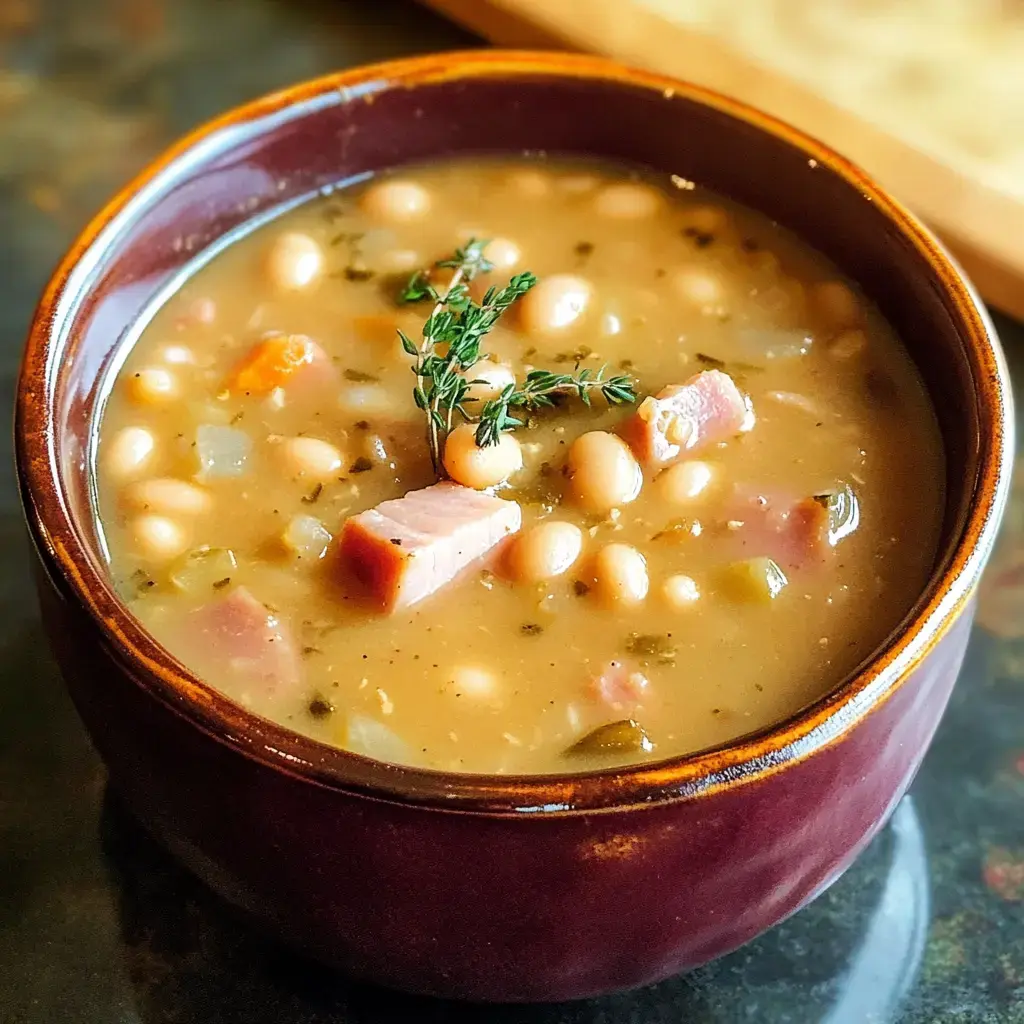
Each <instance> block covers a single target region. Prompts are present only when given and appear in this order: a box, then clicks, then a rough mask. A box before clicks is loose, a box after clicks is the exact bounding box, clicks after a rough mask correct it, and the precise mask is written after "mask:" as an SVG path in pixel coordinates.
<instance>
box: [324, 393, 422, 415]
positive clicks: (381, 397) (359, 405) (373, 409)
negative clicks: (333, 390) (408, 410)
mask: <svg viewBox="0 0 1024 1024" xmlns="http://www.w3.org/2000/svg"><path fill="white" fill-rule="evenodd" d="M410 404H411V403H410ZM338 408H339V409H341V410H342V411H343V412H346V413H349V414H350V415H352V416H354V417H355V418H356V419H367V418H369V417H372V416H392V417H393V416H395V415H396V413H397V410H396V409H395V402H394V399H393V398H392V397H391V395H390V394H389V393H388V391H387V389H386V388H384V387H381V385H380V384H353V385H352V386H351V387H344V388H341V389H340V390H339V392H338ZM412 411H413V412H418V410H417V409H416V408H415V406H412Z"/></svg>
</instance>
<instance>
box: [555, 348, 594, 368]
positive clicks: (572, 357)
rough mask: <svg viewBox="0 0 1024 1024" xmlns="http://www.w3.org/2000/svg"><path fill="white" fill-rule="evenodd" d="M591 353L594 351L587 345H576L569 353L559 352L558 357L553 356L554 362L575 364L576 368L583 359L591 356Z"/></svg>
mask: <svg viewBox="0 0 1024 1024" xmlns="http://www.w3.org/2000/svg"><path fill="white" fill-rule="evenodd" d="M593 353H594V350H593V349H592V348H591V347H590V346H589V345H578V346H577V347H576V348H574V349H573V350H572V351H571V352H559V353H558V355H556V356H555V362H556V363H575V364H576V365H577V366H578V365H579V364H580V363H582V362H583V360H584V359H587V358H589V357H590V356H591V355H593Z"/></svg>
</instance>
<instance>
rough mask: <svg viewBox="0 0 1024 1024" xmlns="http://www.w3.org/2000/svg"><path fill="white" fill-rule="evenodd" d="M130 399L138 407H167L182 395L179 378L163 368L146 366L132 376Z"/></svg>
mask: <svg viewBox="0 0 1024 1024" xmlns="http://www.w3.org/2000/svg"><path fill="white" fill-rule="evenodd" d="M126 386H127V388H128V397H129V398H130V399H131V400H132V401H133V402H134V403H135V404H136V405H166V404H168V403H169V402H173V401H174V400H175V399H176V398H177V397H178V395H179V394H180V389H179V387H178V378H177V377H176V376H175V375H174V374H173V373H171V371H170V370H167V369H164V367H162V366H144V367H142V369H140V370H136V371H135V372H134V373H133V374H130V375H129V377H128V379H127V381H126Z"/></svg>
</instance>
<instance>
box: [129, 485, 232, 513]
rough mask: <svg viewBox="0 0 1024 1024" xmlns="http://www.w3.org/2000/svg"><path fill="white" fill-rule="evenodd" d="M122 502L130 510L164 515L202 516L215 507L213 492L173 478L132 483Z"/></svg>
mask: <svg viewBox="0 0 1024 1024" xmlns="http://www.w3.org/2000/svg"><path fill="white" fill-rule="evenodd" d="M122 501H123V502H124V504H125V505H126V506H127V507H128V508H133V509H137V510H138V511H140V512H155V513H157V514H158V515H164V516H198V515H202V514H203V513H204V512H209V511H210V509H211V508H213V496H212V495H211V494H210V492H209V491H206V490H204V489H203V488H202V487H197V486H196V485H195V484H191V483H189V482H188V481H187V480H176V479H175V478H174V477H169V476H167V477H157V478H156V479H154V480H137V481H136V482H135V483H133V484H129V485H128V486H127V487H126V488H125V490H124V493H123V495H122Z"/></svg>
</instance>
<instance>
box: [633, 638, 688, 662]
mask: <svg viewBox="0 0 1024 1024" xmlns="http://www.w3.org/2000/svg"><path fill="white" fill-rule="evenodd" d="M626 651H627V652H628V653H629V654H635V655H637V656H639V657H643V658H646V659H650V660H653V661H655V662H657V663H658V664H659V665H674V664H675V663H676V654H677V653H678V648H677V647H676V645H675V644H674V643H672V638H671V637H670V636H662V635H660V634H657V633H630V634H629V636H628V637H626Z"/></svg>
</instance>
